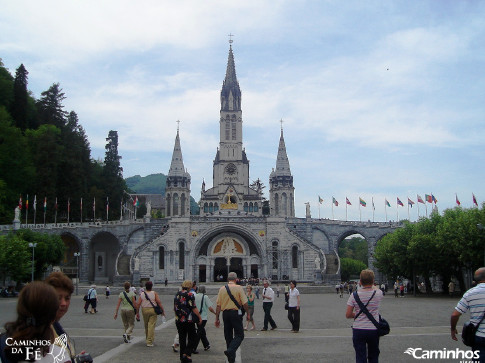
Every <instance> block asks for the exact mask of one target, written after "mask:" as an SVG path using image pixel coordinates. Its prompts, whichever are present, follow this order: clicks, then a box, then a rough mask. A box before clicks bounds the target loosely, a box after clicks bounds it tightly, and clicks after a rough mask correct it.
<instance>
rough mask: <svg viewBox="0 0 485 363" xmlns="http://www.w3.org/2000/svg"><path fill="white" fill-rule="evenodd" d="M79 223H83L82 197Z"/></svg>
mask: <svg viewBox="0 0 485 363" xmlns="http://www.w3.org/2000/svg"><path fill="white" fill-rule="evenodd" d="M81 224H83V198H82V197H81Z"/></svg>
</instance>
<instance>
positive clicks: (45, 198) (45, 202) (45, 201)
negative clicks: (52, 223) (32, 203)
mask: <svg viewBox="0 0 485 363" xmlns="http://www.w3.org/2000/svg"><path fill="white" fill-rule="evenodd" d="M46 210H47V197H44V212H45V211H46Z"/></svg>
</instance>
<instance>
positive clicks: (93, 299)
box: [84, 285, 98, 314]
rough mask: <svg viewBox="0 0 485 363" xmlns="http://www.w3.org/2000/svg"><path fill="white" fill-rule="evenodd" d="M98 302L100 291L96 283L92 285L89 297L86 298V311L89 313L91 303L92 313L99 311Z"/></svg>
mask: <svg viewBox="0 0 485 363" xmlns="http://www.w3.org/2000/svg"><path fill="white" fill-rule="evenodd" d="M97 302H98V293H97V291H96V285H91V288H90V289H89V290H88V299H87V300H86V304H84V312H85V313H86V314H87V312H88V308H89V305H91V310H90V311H89V312H90V313H91V314H95V313H97V312H98V310H96V305H97Z"/></svg>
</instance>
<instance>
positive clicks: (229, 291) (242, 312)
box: [226, 285, 246, 318]
mask: <svg viewBox="0 0 485 363" xmlns="http://www.w3.org/2000/svg"><path fill="white" fill-rule="evenodd" d="M226 291H227V294H228V295H229V297H230V298H231V300H232V302H233V303H234V305H236V307H237V308H238V309H239V311H240V312H241V313H240V314H239V315H240V316H241V318H242V317H243V316H244V314H246V311H245V310H244V307H243V306H241V305H239V303H238V302H237V301H236V299H235V298H234V296H232V293H231V289H230V288H229V286H228V285H226Z"/></svg>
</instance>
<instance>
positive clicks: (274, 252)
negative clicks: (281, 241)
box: [271, 241, 278, 270]
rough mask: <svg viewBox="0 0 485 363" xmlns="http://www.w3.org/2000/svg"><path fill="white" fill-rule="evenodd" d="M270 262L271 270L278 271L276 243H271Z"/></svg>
mask: <svg viewBox="0 0 485 363" xmlns="http://www.w3.org/2000/svg"><path fill="white" fill-rule="evenodd" d="M271 261H272V265H273V270H277V269H278V242H276V241H274V242H273V243H272V250H271Z"/></svg>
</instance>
